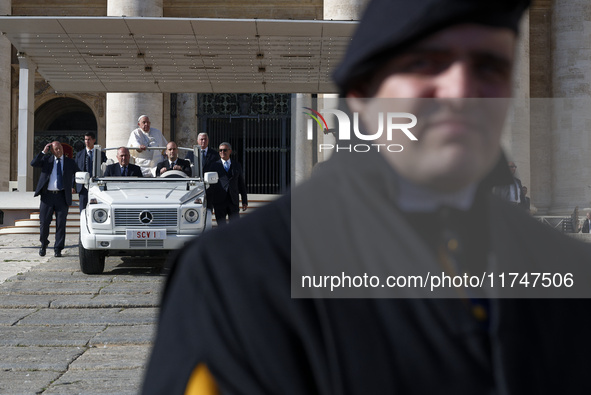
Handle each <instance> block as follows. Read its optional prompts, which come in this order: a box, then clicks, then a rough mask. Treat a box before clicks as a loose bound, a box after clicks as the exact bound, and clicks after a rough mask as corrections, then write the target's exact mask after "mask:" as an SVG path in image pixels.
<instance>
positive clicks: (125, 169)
mask: <svg viewBox="0 0 591 395" xmlns="http://www.w3.org/2000/svg"><path fill="white" fill-rule="evenodd" d="M121 175H122V176H127V167H122V168H121Z"/></svg>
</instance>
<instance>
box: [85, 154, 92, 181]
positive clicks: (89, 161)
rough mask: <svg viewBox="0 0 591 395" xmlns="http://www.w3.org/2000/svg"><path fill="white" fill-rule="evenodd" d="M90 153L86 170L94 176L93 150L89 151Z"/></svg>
mask: <svg viewBox="0 0 591 395" xmlns="http://www.w3.org/2000/svg"><path fill="white" fill-rule="evenodd" d="M87 153H88V155H87V157H88V160H87V165H86V171H87V172H89V173H90V176H91V177H92V150H90V151H87Z"/></svg>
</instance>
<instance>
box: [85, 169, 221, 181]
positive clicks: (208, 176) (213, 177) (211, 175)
mask: <svg viewBox="0 0 591 395" xmlns="http://www.w3.org/2000/svg"><path fill="white" fill-rule="evenodd" d="M76 174H78V173H76ZM203 180H204V181H205V183H206V184H217V183H218V180H219V178H218V173H217V172H215V171H208V172H207V173H205V174H204V175H203Z"/></svg>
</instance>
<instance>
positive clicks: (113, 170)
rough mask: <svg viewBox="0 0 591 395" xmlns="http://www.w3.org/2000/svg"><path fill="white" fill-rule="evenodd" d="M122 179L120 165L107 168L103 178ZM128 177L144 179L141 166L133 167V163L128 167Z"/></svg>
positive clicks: (116, 164) (111, 165) (115, 164)
mask: <svg viewBox="0 0 591 395" xmlns="http://www.w3.org/2000/svg"><path fill="white" fill-rule="evenodd" d="M118 176H119V177H120V176H121V165H119V163H113V164H110V165H109V166H107V168H106V169H105V174H103V177H118ZM127 176H128V177H131V176H135V177H143V176H144V175H143V174H142V169H141V167H139V166H136V165H132V164H131V163H130V164H128V165H127Z"/></svg>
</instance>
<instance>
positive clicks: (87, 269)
mask: <svg viewBox="0 0 591 395" xmlns="http://www.w3.org/2000/svg"><path fill="white" fill-rule="evenodd" d="M78 255H79V257H80V270H81V271H82V273H84V274H101V273H102V272H103V271H104V270H105V254H104V253H103V252H102V251H96V250H87V249H86V248H84V246H83V245H82V241H81V240H80V241H79V242H78Z"/></svg>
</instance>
